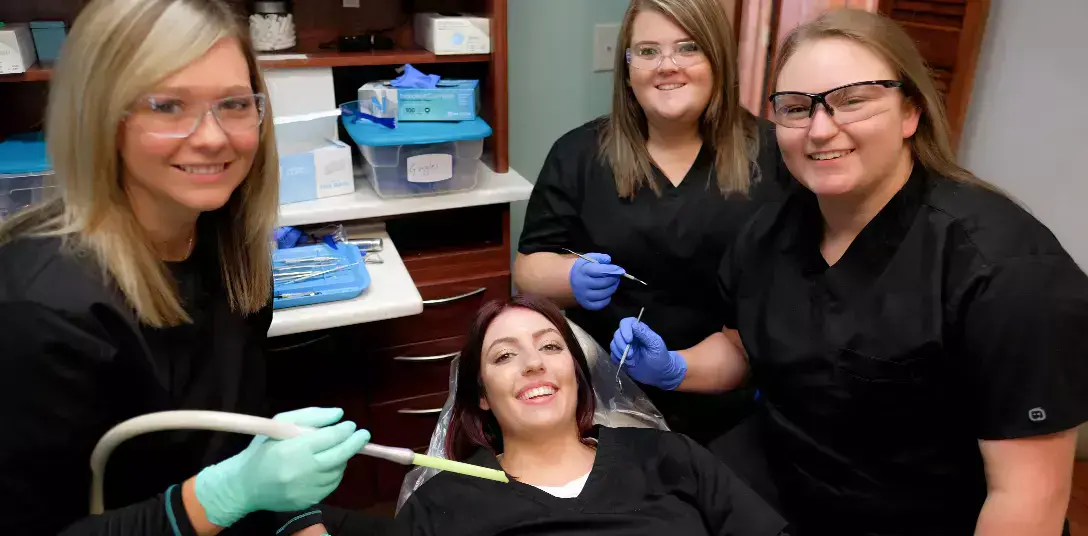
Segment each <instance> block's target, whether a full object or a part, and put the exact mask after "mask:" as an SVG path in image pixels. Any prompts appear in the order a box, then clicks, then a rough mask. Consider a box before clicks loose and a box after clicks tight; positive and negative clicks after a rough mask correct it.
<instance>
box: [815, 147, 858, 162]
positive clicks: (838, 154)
mask: <svg viewBox="0 0 1088 536" xmlns="http://www.w3.org/2000/svg"><path fill="white" fill-rule="evenodd" d="M852 152H854V150H853V149H851V150H849V151H831V152H827V153H815V154H810V155H808V157H809V158H811V159H813V160H834V159H836V158H842V157H844V156H846V155H848V154H850V153H852Z"/></svg>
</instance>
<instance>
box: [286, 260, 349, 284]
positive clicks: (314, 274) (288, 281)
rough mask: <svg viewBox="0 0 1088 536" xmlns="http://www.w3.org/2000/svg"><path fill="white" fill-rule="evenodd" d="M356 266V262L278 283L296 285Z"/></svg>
mask: <svg viewBox="0 0 1088 536" xmlns="http://www.w3.org/2000/svg"><path fill="white" fill-rule="evenodd" d="M358 264H359V263H357V262H353V263H351V264H345V265H343V266H337V267H336V268H333V269H331V270H322V271H320V272H314V273H312V274H310V275H302V276H298V277H295V278H293V279H286V280H280V283H284V284H292V283H298V282H299V281H305V280H307V279H313V278H315V277H319V276H323V275H325V274H331V273H333V272H339V271H340V270H346V269H348V268H351V267H352V266H357V265H358Z"/></svg>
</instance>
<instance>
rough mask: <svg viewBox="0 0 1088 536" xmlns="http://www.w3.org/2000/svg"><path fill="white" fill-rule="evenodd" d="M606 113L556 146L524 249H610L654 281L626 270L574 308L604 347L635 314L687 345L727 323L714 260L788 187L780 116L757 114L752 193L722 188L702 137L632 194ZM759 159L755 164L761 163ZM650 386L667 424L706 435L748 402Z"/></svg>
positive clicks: (530, 213)
mask: <svg viewBox="0 0 1088 536" xmlns="http://www.w3.org/2000/svg"><path fill="white" fill-rule="evenodd" d="M604 121H605V120H604V119H598V120H595V121H591V122H589V123H587V124H585V125H583V126H581V127H579V128H576V129H574V130H572V131H571V132H569V133H567V134H566V135H564V136H563V137H561V138H560V139H559V140H558V141H556V142H555V145H554V146H553V147H552V149H551V152H550V153H549V154H548V157H547V159H546V160H545V162H544V167H543V169H542V170H541V172H540V176H539V177H538V178H537V182H536V186H535V187H534V188H533V193H532V196H531V197H530V198H529V204H528V207H527V208H526V214H525V226H524V229H523V231H522V235H521V242H520V244H519V247H518V250H519V251H520V252H521V253H523V254H526V255H528V254H532V253H537V252H544V251H547V252H553V253H562V254H566V252H565V251H563V250H562V249H560V248H569V249H572V250H574V251H577V252H579V253H589V252H595V253H606V254H608V255H610V256H611V257H612V262H613V264H616V265H619V266H621V267H623V268H624V269H625V270H627V271H628V272H630V273H631V274H632V275H634V276H635V277H638V278H639V279H642V280H643V281H645V282H646V283H648V284H649V286H648V287H645V286H642V285H640V284H638V283H635V282H633V281H629V280H627V279H620V286H619V289H618V290H617V291H616V293H615V294H613V295H612V300H611V303H610V304H609V305H608V306H606V307H605V308H604V309H602V310H599V311H587V310H584V309H581V308H580V307H575V308H572V309H570V310H568V311H567V315H568V317H569V318H570V319H571V320H572V321H574V322H575V323H576V324H578V325H579V326H581V327H582V328H583V329H585V330H586V332H587V333H589V334H590V335H591V336H592V337H593V338H594V339H595V340H596V341H597V343H598V344H600V345H601V346H603V347H604V348H605V349H606V351H607V349H608V346H609V344H610V343H611V341H612V336H613V334H614V333H615V330H616V329H617V328H618V327H619V322H620V320H621V319H623V318H625V317H634V316H638V313H639V309H640V308H642V307H643V306H645V307H646V311H645V313H644V314H643V316H642V321H643V322H644V323H645V324H647V325H648V326H650V327H651V328H652V329H653V330H654V331H655V332H657V333H658V334H659V335H661V337H662V338H663V339H664V340H665V344H666V345H667V346H668V347H669V349H671V350H681V349H685V348H690V347H691V346H694V345H695V344H697V343H699V342H700V341H702V340H703V339H705V338H706V337H708V336H710V335H711V334H713V333H715V332H718V331H721V329H722V326H721V319H720V311H721V307H722V302H721V297H720V295H719V292H718V288H717V285H716V276H715V274H716V270H717V268H718V266H719V264H720V263H721V259H722V255H723V254H724V253H725V251H726V249H727V247H728V246H729V245H730V244H731V243H732V241H733V239H734V238H735V237H736V234H737V232H738V231H739V230H740V228H741V227H742V226H743V225H744V223H745V222H746V221H747V220H748V218H749V217H751V215H752V214H753V213H754V212H755V209H756V207H757V206H759V205H760V204H762V203H764V202H766V201H768V200H770V199H777V198H779V197H780V195H781V189H780V188H779V184H780V183H779V181H780V180H781V179H780V174H782V173H785V171H784V169H785V168H784V165H783V164H782V160H781V155H780V153H779V151H778V144H777V142H776V140H775V136H774V131H773V126H772V125H771V123H769V122H766V121H760V126H759V132H760V154H759V158H758V161H757V162H756V163H755V164H757V165H758V176H759V180H758V181H755V182H754V184H753V186H752V189H751V192H750V197H745V196H742V195H732V196H730V197H729V198H725V197H723V196H722V194H721V190H720V189H719V188H718V184H717V174H716V173H715V170H714V158H715V152H714V148H713V147H712V146H710V145H709V144H704V145H703V148H702V150H701V151H700V153H699V155H698V157H697V158H696V159H695V163H694V165H692V167H691V169H690V170H689V171H688V174H687V175H686V176H685V177H684V180H683V181H681V182H680V184H679V185H677V186H674V185H673V184H672V183H671V182H670V181H669V180H668V178H667V177H666V176H665V175H664V173H662V172H661V171H660V170H659V169H657V168H656V166H655V167H654V176H653V180H654V181H656V182H657V184H658V185H659V186H660V189H661V192H662V194H661V195H660V196H658V195H657V194H655V193H654V192H653V191H652V190H651V189H650V188H648V187H644V188H641V189H639V190H638V191H637V192H636V193H635V196H634V198H633V199H623V198H621V197H620V196H619V193H618V192H617V190H616V183H615V180H614V179H613V175H612V170H611V168H610V167H609V166H608V164H607V163H605V162H604V161H603V160H602V158H601V153H600V143H599V139H600V130H601V128H602V126H603V125H604ZM756 167H757V166H755V165H753V173H755V171H754V170H755V168H756ZM646 392H647V394H648V395H649V396H650V398H651V399H652V400H653V401H654V403H655V404H656V405H657V407H658V409H659V410H661V412H662V413H663V414H664V416H665V418H666V420H667V421H668V423H669V426H670V427H671V428H672V429H673V430H676V431H679V432H682V433H685V434H688V435H689V436H691V437H693V438H695V439H696V440H697V441H699V442H700V443H704V444H705V443H706V442H707V441H709V440H710V439H712V438H714V437H716V436H718V435H720V434H721V432H722V431H724V430H725V429H727V428H728V427H729V426H730V425H731V422H729V421H732V420H734V418H740V417H742V416H743V414H744V413H745V411H744V410H743V409H742V408H743V404H745V403H746V402H747V400H740V399H749V398H750V397H751V393H743V394H742V393H738V394H735V395H731V396H730V395H727V396H721V397H710V396H705V395H693V394H689V393H679V392H665V391H660V390H658V389H653V388H650V387H647V388H646Z"/></svg>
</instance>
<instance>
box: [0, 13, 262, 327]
mask: <svg viewBox="0 0 1088 536" xmlns="http://www.w3.org/2000/svg"><path fill="white" fill-rule="evenodd" d="M221 39H235V40H237V41H238V42H239V43H241V48H242V51H243V53H244V54H245V57H246V61H247V63H248V64H249V71H250V77H251V82H252V85H253V89H254V91H255V92H260V93H265V94H267V89H266V86H265V83H264V80H263V78H262V77H261V73H260V69H259V68H258V65H257V59H256V56H255V54H254V52H253V49H252V47H251V46H250V44H249V41H248V38H247V36H246V33H245V32H244V31H243V30H242V28H241V27H240V26H239V25H238V23H237V22H236V21H235V19H234V15H233V13H232V12H231V11H230V9H229V8H228V7H227V6H226V4H224V3H223V2H222V1H221V0H93V1H92V2H90V3H89V4H88V5H87V7H86V8H85V9H84V10H83V12H82V13H81V14H80V16H79V18H78V19H77V20H76V23H75V24H74V25H73V27H72V31H71V33H70V34H69V36H68V38H67V39H66V42H65V45H64V50H63V52H62V54H61V57H60V60H59V62H58V64H57V68H56V70H55V71H54V75H53V80H52V82H51V84H50V91H49V108H48V111H47V118H46V134H47V141H48V147H49V155H50V158H51V160H52V163H53V168H54V172H55V179H56V181H57V182H58V184H57V185H58V186H60V188H59V191H60V194H61V195H60V197H59V198H58V199H55V200H53V201H51V202H48V203H46V204H44V205H42V206H39V207H37V208H34V209H30V210H28V211H27V212H25V213H22V214H19V215H18V216H16V217H14V218H12V219H11V220H9V221H8V222H6V223H5V224H4V225H3V226H2V227H0V243H4V242H8V241H11V240H14V239H15V238H18V237H20V236H39V237H41V236H59V237H62V239H63V243H64V249H65V250H66V251H67V252H70V253H74V252H78V253H81V254H88V255H89V256H90V257H91V258H93V259H94V260H95V261H96V262H97V264H98V265H99V267H100V268H101V269H102V270H103V275H104V276H105V277H106V279H107V280H112V282H113V283H115V284H116V285H117V287H119V289H120V290H121V292H122V293H123V294H124V296H125V299H126V300H127V302H128V304H129V305H130V306H131V307H132V308H133V309H134V310H135V312H136V314H137V316H138V317H139V319H140V321H141V322H143V323H145V324H147V325H150V326H154V327H165V326H175V325H179V324H182V323H186V322H190V321H191V319H190V318H189V315H188V314H187V313H186V312H185V309H184V307H183V305H182V303H181V302H180V299H179V297H178V292H177V283H176V281H175V280H174V278H173V277H172V275H171V274H170V272H169V270H168V268H167V267H166V265H165V263H164V262H163V261H162V260H161V259H160V258H159V256H158V254H157V253H156V252H155V251H154V249H153V248H152V245H151V242H150V240H149V239H148V237H147V235H146V233H145V232H144V230H143V228H142V227H141V226H140V224H139V223H138V222H137V220H136V217H135V215H134V213H133V211H132V207H131V205H130V203H129V199H128V196H127V195H126V194H125V192H124V189H123V185H122V181H121V168H122V164H121V158H120V154H119V152H118V151H119V148H118V144H117V138H118V136H117V132H118V128H119V126H120V124H121V121H122V120H123V118H124V116H125V113H126V110H127V109H128V108H129V107H130V106H131V104H132V103H133V102H134V101H135V100H136V99H137V98H139V97H140V96H141V95H143V94H145V93H146V92H147V91H149V90H151V89H152V88H154V86H155V85H156V84H158V83H159V82H160V81H161V80H163V79H164V78H166V77H167V76H169V75H170V74H172V73H174V72H176V71H178V70H179V69H181V68H183V67H185V66H186V65H188V64H189V63H191V62H193V61H194V60H196V59H197V58H199V57H201V56H202V55H204V54H205V53H206V52H207V51H208V50H210V49H211V48H212V46H213V45H215V43H217V42H218V41H220V40H221ZM266 117H271V111H270V110H269V111H266ZM271 123H272V122H271V121H269V120H265V121H264V122H263V123H262V125H261V129H260V149H259V150H258V152H257V156H256V158H255V160H254V162H253V166H252V168H251V169H250V170H249V174H248V175H247V176H246V178H245V181H244V182H243V183H242V184H241V185H240V186H239V187H238V188H237V189H236V190H235V191H234V193H233V194H232V195H231V197H230V199H229V200H228V201H227V203H226V205H224V206H223V207H221V208H220V209H218V210H216V211H215V213H212V214H207V215H205V216H211V219H212V220H213V222H214V228H215V235H216V241H217V243H218V257H219V272H220V274H221V278H222V283H223V288H224V290H225V292H226V294H227V299H228V302H229V304H230V307H231V309H232V310H233V311H235V312H238V313H242V314H248V313H253V312H256V311H258V310H260V309H261V308H262V307H264V306H265V305H266V304H267V303H268V299H269V296H270V294H271V273H272V268H271V258H270V247H269V236H270V232H271V229H272V227H273V225H274V224H275V219H276V214H277V207H278V202H279V186H278V173H279V167H278V164H277V162H278V157H277V154H276V144H275V140H274V138H273V131H272V125H271ZM202 219H203V218H202Z"/></svg>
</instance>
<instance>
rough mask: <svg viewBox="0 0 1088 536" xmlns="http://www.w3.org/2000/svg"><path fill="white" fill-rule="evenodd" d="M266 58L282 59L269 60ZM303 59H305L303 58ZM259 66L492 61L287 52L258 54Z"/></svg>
mask: <svg viewBox="0 0 1088 536" xmlns="http://www.w3.org/2000/svg"><path fill="white" fill-rule="evenodd" d="M269 56H285V57H284V58H283V59H278V58H277V59H270V58H269ZM303 56H305V57H303ZM261 58H262V59H261V67H264V68H265V69H297V68H300V67H361V66H365V65H401V64H405V63H411V64H417V65H427V64H433V63H477V62H488V61H491V55H490V54H469V55H452V56H438V55H435V54H433V53H431V52H428V51H426V50H423V49H399V50H382V51H377V52H336V51H328V52H324V51H322V52H311V53H308V54H304V53H297V54H292V53H290V52H287V53H281V54H261Z"/></svg>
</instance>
